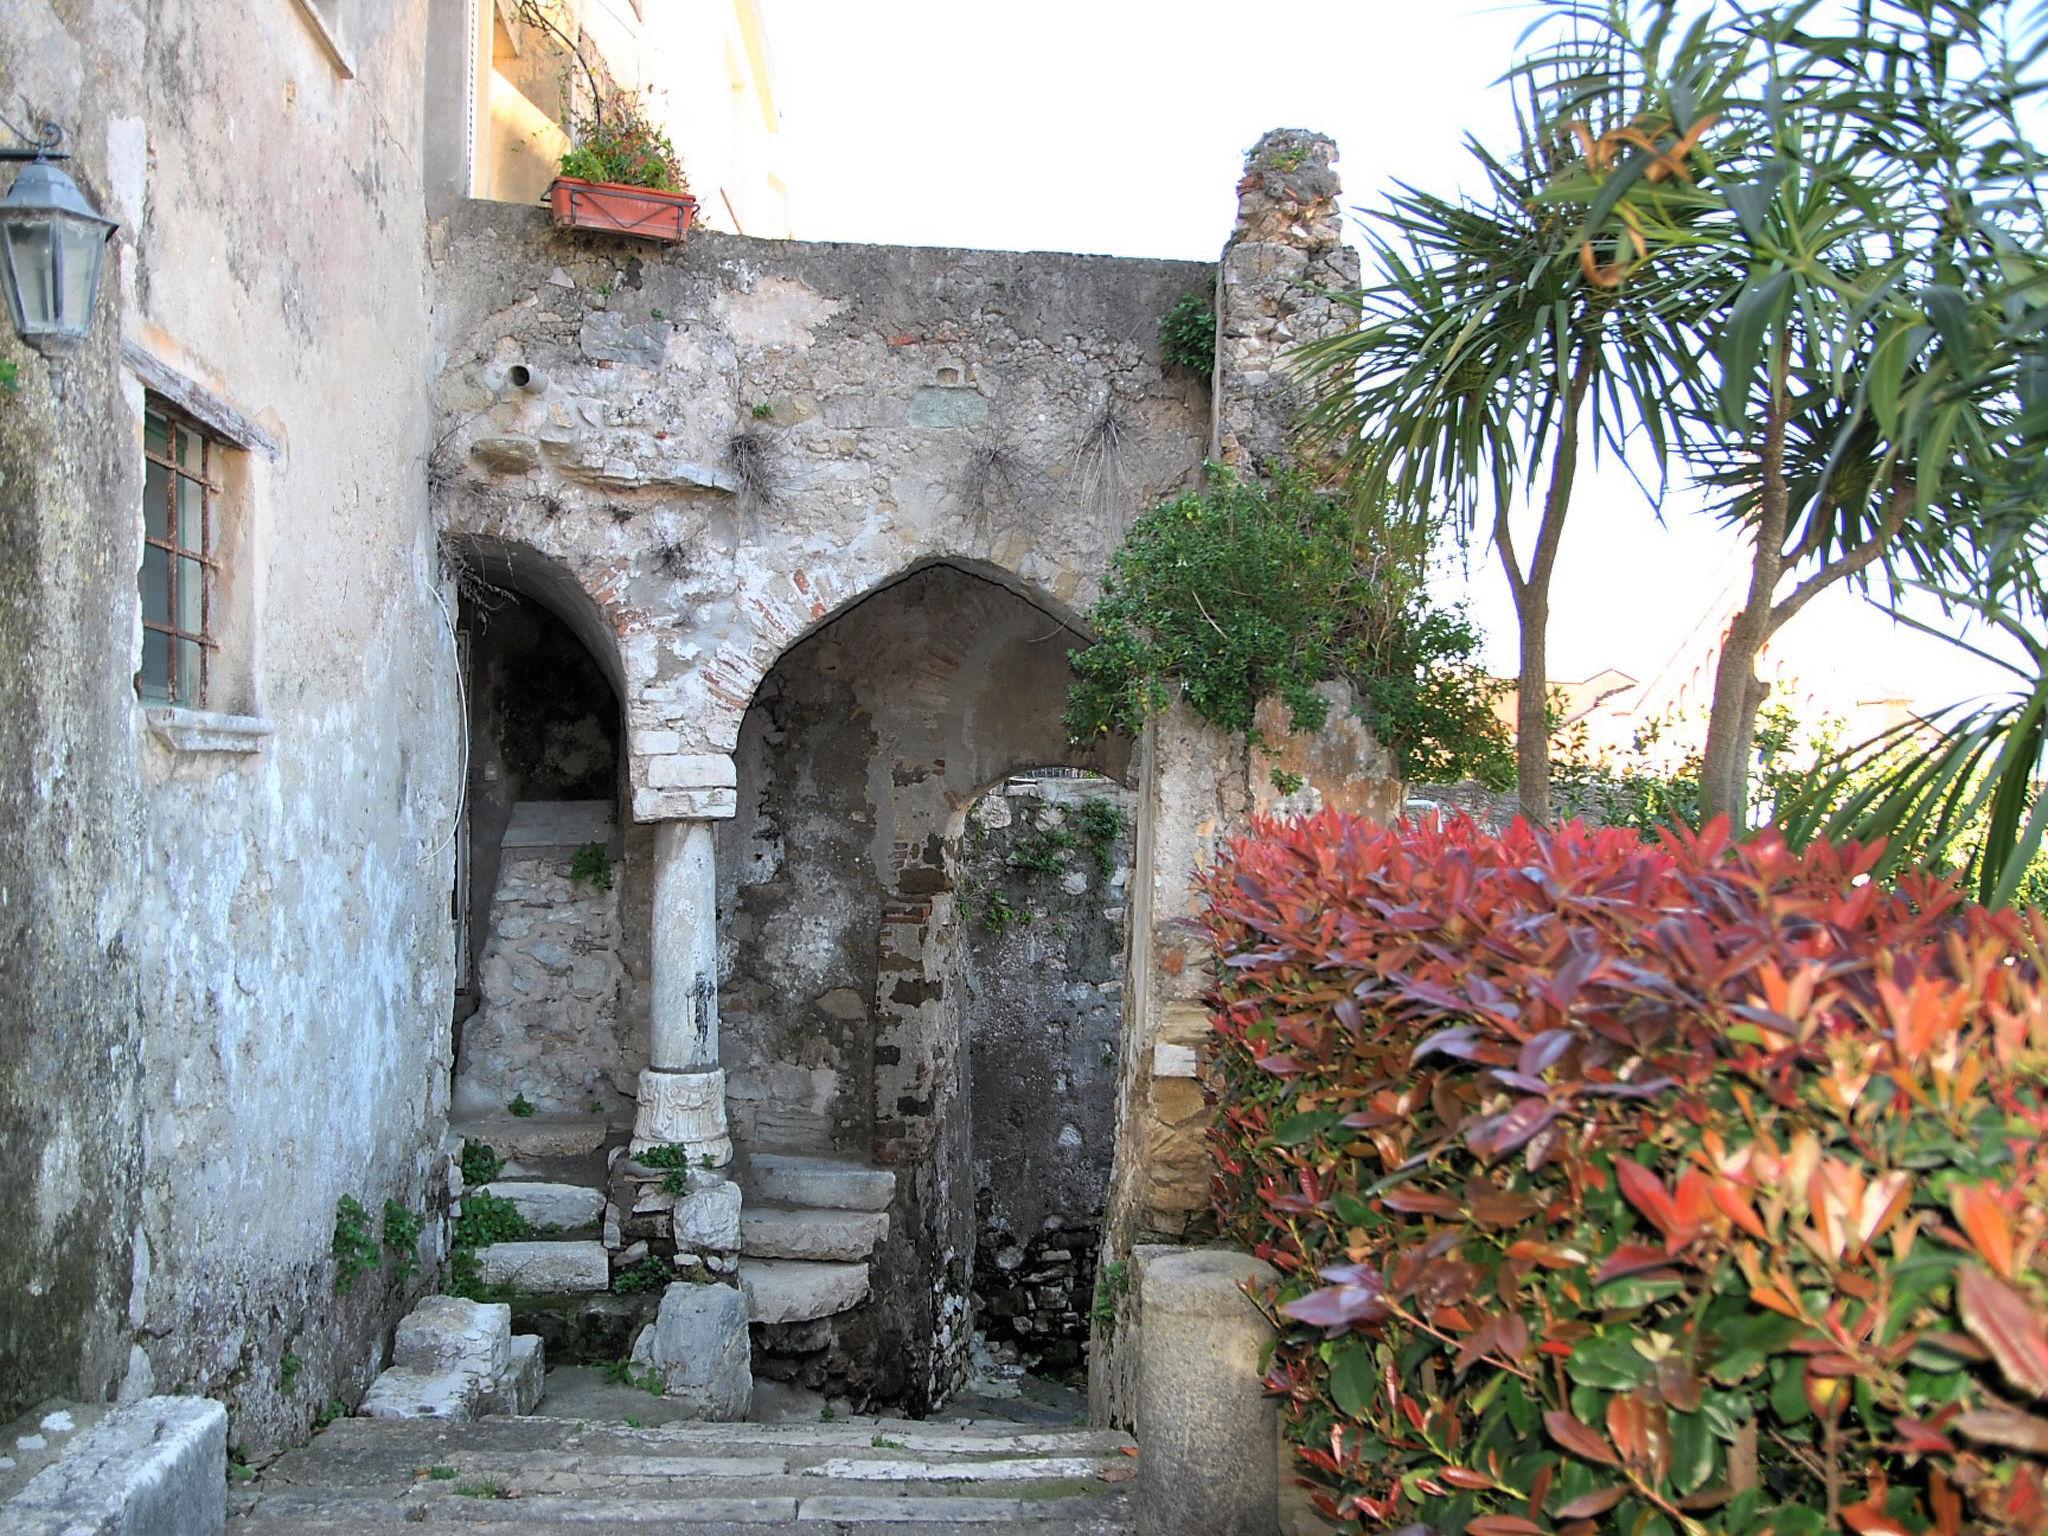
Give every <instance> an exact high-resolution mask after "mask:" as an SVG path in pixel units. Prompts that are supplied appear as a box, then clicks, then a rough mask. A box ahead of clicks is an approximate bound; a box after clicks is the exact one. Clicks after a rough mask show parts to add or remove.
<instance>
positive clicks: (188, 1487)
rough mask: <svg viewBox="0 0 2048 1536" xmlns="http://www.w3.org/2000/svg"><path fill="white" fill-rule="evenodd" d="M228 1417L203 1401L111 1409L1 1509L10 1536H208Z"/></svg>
mask: <svg viewBox="0 0 2048 1536" xmlns="http://www.w3.org/2000/svg"><path fill="white" fill-rule="evenodd" d="M227 1464H228V1415H227V1410H226V1409H225V1408H223V1407H222V1406H221V1405H220V1404H219V1403H216V1402H214V1401H213V1400H212V1399H210V1398H204V1397H145V1398H143V1399H141V1400H140V1401H138V1402H133V1403H128V1404H126V1405H124V1406H122V1407H120V1408H116V1409H115V1410H114V1411H113V1412H112V1413H110V1414H108V1415H107V1416H106V1417H105V1418H103V1419H101V1420H100V1421H99V1422H98V1423H97V1424H95V1425H93V1426H92V1428H90V1429H88V1430H86V1431H85V1433H83V1434H82V1435H80V1436H79V1437H78V1438H77V1439H76V1440H74V1441H73V1442H72V1443H71V1445H70V1446H68V1447H67V1448H66V1449H65V1452H64V1454H63V1456H62V1457H61V1458H60V1459H59V1460H57V1461H56V1462H54V1463H52V1464H51V1465H50V1466H47V1467H45V1468H43V1470H42V1471H40V1472H38V1473H37V1474H36V1475H35V1476H34V1477H32V1478H30V1479H29V1481H28V1484H27V1486H25V1487H24V1488H23V1489H22V1490H21V1492H19V1493H17V1494H16V1495H15V1496H14V1497H13V1498H11V1499H9V1500H8V1501H7V1502H6V1503H5V1504H4V1505H0V1530H5V1531H7V1532H8V1533H9V1536H217V1533H218V1532H220V1531H221V1530H222V1529H223V1528H224V1527H225V1525H226V1523H227Z"/></svg>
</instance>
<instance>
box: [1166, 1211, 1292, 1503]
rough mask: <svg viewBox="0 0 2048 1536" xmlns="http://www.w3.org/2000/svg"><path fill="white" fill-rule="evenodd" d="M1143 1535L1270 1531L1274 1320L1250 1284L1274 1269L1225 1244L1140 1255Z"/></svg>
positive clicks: (1266, 1279) (1275, 1489)
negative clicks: (1264, 1362)
mask: <svg viewBox="0 0 2048 1536" xmlns="http://www.w3.org/2000/svg"><path fill="white" fill-rule="evenodd" d="M1139 1254H1140V1256H1141V1257H1142V1258H1143V1259H1144V1262H1142V1263H1141V1264H1140V1265H1139V1268H1138V1330H1139V1332H1138V1450H1139V1453H1140V1454H1139V1456H1138V1497H1137V1509H1138V1536H1185V1533H1186V1532H1189V1531H1201V1532H1203V1533H1204V1536H1273V1532H1274V1531H1275V1530H1276V1529H1277V1528H1278V1496H1279V1483H1280V1479H1279V1457H1278V1445H1279V1441H1278V1435H1279V1408H1278V1404H1277V1401H1276V1400H1275V1399H1274V1398H1272V1397H1269V1396H1268V1395H1267V1394H1266V1389H1265V1383H1264V1381H1263V1379H1262V1376H1261V1372H1260V1370H1259V1360H1260V1357H1261V1355H1262V1353H1263V1352H1264V1349H1265V1346H1266V1343H1267V1341H1268V1340H1269V1339H1270V1338H1271V1337H1272V1334H1273V1329H1272V1325H1271V1324H1270V1323H1268V1322H1267V1321H1266V1319H1265V1316H1264V1314H1262V1313H1261V1312H1260V1311H1259V1310H1258V1308H1257V1307H1255V1306H1254V1305H1253V1304H1252V1302H1251V1299H1250V1298H1249V1297H1248V1296H1246V1295H1245V1287H1246V1286H1247V1285H1250V1286H1253V1287H1255V1288H1258V1287H1264V1286H1267V1285H1270V1284H1271V1283H1272V1282H1273V1281H1274V1280H1275V1279H1276V1278H1277V1277H1276V1276H1275V1274H1274V1272H1273V1270H1272V1268H1271V1266H1269V1265H1266V1264H1262V1263H1260V1262H1259V1261H1258V1260H1257V1259H1255V1258H1253V1257H1251V1255H1249V1254H1244V1253H1234V1252H1231V1251H1230V1250H1228V1249H1220V1248H1183V1249H1178V1250H1171V1251H1163V1252H1162V1251H1161V1250H1158V1249H1153V1250H1151V1251H1150V1252H1147V1251H1146V1250H1144V1249H1140V1250H1139Z"/></svg>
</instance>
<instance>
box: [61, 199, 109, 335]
mask: <svg viewBox="0 0 2048 1536" xmlns="http://www.w3.org/2000/svg"><path fill="white" fill-rule="evenodd" d="M56 228H57V239H58V242H59V245H60V247H61V248H60V250H59V251H58V263H57V272H58V279H59V281H60V283H61V284H62V292H61V294H60V295H59V297H61V298H62V299H63V301H64V307H63V309H62V310H61V311H60V312H59V314H58V316H57V328H58V329H59V330H61V331H63V332H65V333H66V334H67V335H73V336H83V335H85V333H86V332H87V331H88V330H90V329H91V328H92V299H93V295H94V294H95V293H96V292H98V290H99V286H100V258H101V257H102V256H104V255H105V254H106V249H107V232H106V230H105V228H104V227H103V226H100V225H96V224H89V223H87V222H86V221H85V220H84V219H64V218H60V219H59V220H58V221H57V225H56Z"/></svg>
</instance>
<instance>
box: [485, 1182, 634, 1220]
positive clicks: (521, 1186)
mask: <svg viewBox="0 0 2048 1536" xmlns="http://www.w3.org/2000/svg"><path fill="white" fill-rule="evenodd" d="M465 1193H468V1192H467V1191H465ZM476 1193H478V1194H482V1195H495V1196H497V1198H498V1199H500V1200H509V1201H511V1202H512V1204H513V1205H514V1206H516V1207H518V1210H519V1214H520V1215H521V1216H523V1217H525V1218H526V1224H527V1225H528V1226H530V1227H533V1228H535V1229H536V1230H537V1231H542V1232H545V1231H550V1230H552V1231H558V1232H575V1231H580V1230H582V1229H584V1228H587V1227H596V1226H600V1225H602V1224H603V1222H604V1191H603V1190H601V1189H591V1188H589V1187H587V1186H585V1185H582V1184H548V1183H542V1182H540V1181H537V1180H530V1179H494V1180H492V1181H491V1182H490V1183H489V1184H480V1185H478V1186H477V1189H476Z"/></svg>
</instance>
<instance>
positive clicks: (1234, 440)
mask: <svg viewBox="0 0 2048 1536" xmlns="http://www.w3.org/2000/svg"><path fill="white" fill-rule="evenodd" d="M1336 158H1337V145H1336V141H1335V140H1333V139H1329V138H1325V137H1324V136H1323V135H1322V134H1319V133H1305V132H1302V131H1301V130H1299V129H1294V128H1276V129H1274V130H1273V131H1271V132H1270V133H1268V134H1266V135H1265V136H1264V137H1263V138H1261V139H1260V140H1259V142H1258V143H1257V145H1255V146H1254V147H1253V149H1252V151H1251V153H1250V154H1249V155H1247V156H1246V157H1245V173H1244V179H1243V180H1242V181H1240V182H1239V183H1238V186H1237V227H1236V228H1235V229H1234V230H1233V231H1232V232H1231V236H1230V240H1229V243H1228V244H1227V245H1225V247H1224V250H1223V261H1222V266H1221V269H1220V272H1219V275H1218V283H1217V294H1216V317H1217V326H1216V387H1215V395H1214V406H1215V426H1214V432H1213V440H1212V442H1211V445H1210V449H1211V454H1212V456H1213V457H1214V458H1215V459H1217V460H1218V461H1219V462H1221V463H1224V464H1228V465H1230V466H1231V467H1232V468H1234V469H1236V470H1237V471H1238V472H1239V473H1240V474H1254V473H1265V472H1268V471H1270V470H1272V469H1274V468H1277V467H1278V466H1280V465H1281V464H1283V463H1285V462H1286V461H1287V460H1288V458H1289V457H1290V437H1291V432H1292V428H1293V425H1294V421H1295V418H1296V416H1297V415H1298V414H1299V412H1300V410H1301V407H1302V404H1303V398H1302V393H1301V390H1300V387H1299V384H1298V381H1296V380H1295V379H1294V378H1292V377H1291V376H1290V373H1289V365H1288V363H1287V361H1286V354H1287V353H1288V352H1289V351H1291V350H1292V349H1293V348H1295V347H1297V346H1299V345H1301V344H1302V343H1303V342H1307V341H1315V340H1318V339H1320V338H1322V337H1325V336H1329V335H1332V334H1334V333H1336V332H1338V331H1341V330H1343V329H1345V328H1346V327H1347V326H1349V325H1352V324H1354V323H1355V321H1356V316H1355V313H1354V312H1353V311H1351V310H1349V309H1347V308H1345V307H1344V306H1343V305H1341V304H1340V303H1338V302H1337V301H1336V300H1335V299H1333V298H1331V297H1330V295H1331V294H1332V293H1333V292H1350V291H1353V290H1355V289H1356V288H1357V287H1358V283H1359V265H1358V253H1357V252H1356V251H1354V250H1353V249H1352V248H1351V247H1350V246H1348V245H1346V244H1345V243H1344V217H1343V210H1342V209H1341V207H1340V206H1339V204H1338V194H1339V192H1340V191H1341V190H1342V188H1341V186H1340V184H1339V182H1338V179H1337V172H1336V169H1335V166H1334V162H1335V160H1336Z"/></svg>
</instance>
